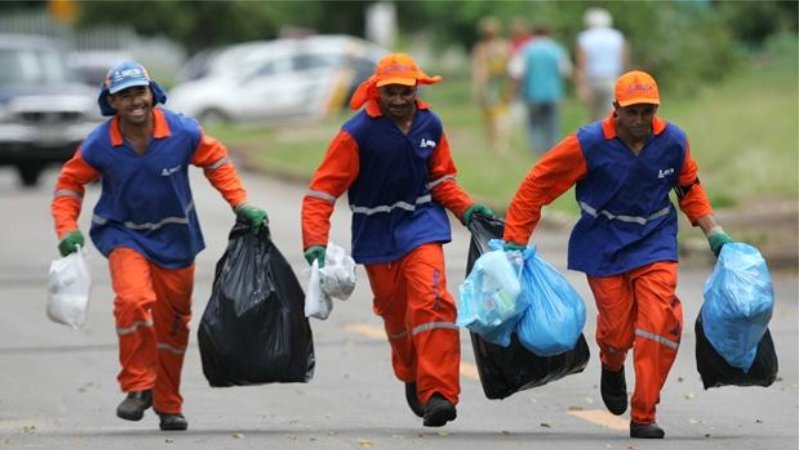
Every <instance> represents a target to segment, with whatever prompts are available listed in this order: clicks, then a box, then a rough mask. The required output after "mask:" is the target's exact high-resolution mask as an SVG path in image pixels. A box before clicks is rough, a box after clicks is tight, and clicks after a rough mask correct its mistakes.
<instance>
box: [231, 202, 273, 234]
mask: <svg viewBox="0 0 799 450" xmlns="http://www.w3.org/2000/svg"><path fill="white" fill-rule="evenodd" d="M233 211H234V212H235V213H236V215H237V216H239V217H241V218H243V219H244V220H246V221H247V222H250V232H251V233H252V234H257V233H258V231H260V229H261V225H263V224H264V222H268V221H269V217H268V216H267V215H266V211H264V210H263V209H260V208H256V207H254V206H250V205H248V204H246V203H242V204H241V205H239V206H237V207H236V208H235V209H234V210H233Z"/></svg>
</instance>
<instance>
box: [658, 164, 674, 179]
mask: <svg viewBox="0 0 799 450" xmlns="http://www.w3.org/2000/svg"><path fill="white" fill-rule="evenodd" d="M673 174H674V168H673V167H669V168H668V169H660V170H659V171H658V178H665V177H667V176H669V175H673Z"/></svg>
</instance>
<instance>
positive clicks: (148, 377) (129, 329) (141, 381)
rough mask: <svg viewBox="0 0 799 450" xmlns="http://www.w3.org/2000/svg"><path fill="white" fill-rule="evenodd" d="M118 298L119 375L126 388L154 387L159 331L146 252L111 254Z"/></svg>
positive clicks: (121, 384) (134, 389)
mask: <svg viewBox="0 0 799 450" xmlns="http://www.w3.org/2000/svg"><path fill="white" fill-rule="evenodd" d="M108 264H109V267H110V269H111V282H112V285H113V288H114V292H115V294H116V297H115V298H114V318H115V321H116V332H117V336H118V339H119V362H120V364H121V365H122V368H121V370H120V372H119V374H118V375H117V380H118V381H119V386H120V388H121V389H122V391H123V392H130V391H142V390H146V389H150V388H152V387H153V385H154V384H155V379H156V366H157V362H156V351H155V331H154V329H153V319H152V315H151V312H150V309H151V307H152V305H153V304H154V303H155V292H154V290H153V285H152V281H151V278H150V277H151V273H150V266H149V263H148V262H147V260H146V259H145V258H144V256H142V255H140V254H139V253H137V252H135V251H134V250H131V249H129V248H125V247H120V248H117V249H114V250H113V251H112V252H111V253H110V254H109V255H108Z"/></svg>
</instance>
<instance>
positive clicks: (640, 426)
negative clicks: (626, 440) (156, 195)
mask: <svg viewBox="0 0 799 450" xmlns="http://www.w3.org/2000/svg"><path fill="white" fill-rule="evenodd" d="M665 435H666V432H665V431H663V428H660V427H659V426H658V424H656V423H655V422H652V423H637V422H633V421H632V420H631V421H630V437H631V438H638V439H663V436H665Z"/></svg>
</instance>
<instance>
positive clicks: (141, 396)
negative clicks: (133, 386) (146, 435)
mask: <svg viewBox="0 0 799 450" xmlns="http://www.w3.org/2000/svg"><path fill="white" fill-rule="evenodd" d="M152 405H153V391H151V390H146V391H134V392H128V396H127V397H125V400H122V403H120V404H119V406H117V417H119V418H120V419H125V420H141V418H142V417H143V416H144V411H145V410H146V409H147V408H149V407H150V406H152Z"/></svg>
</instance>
